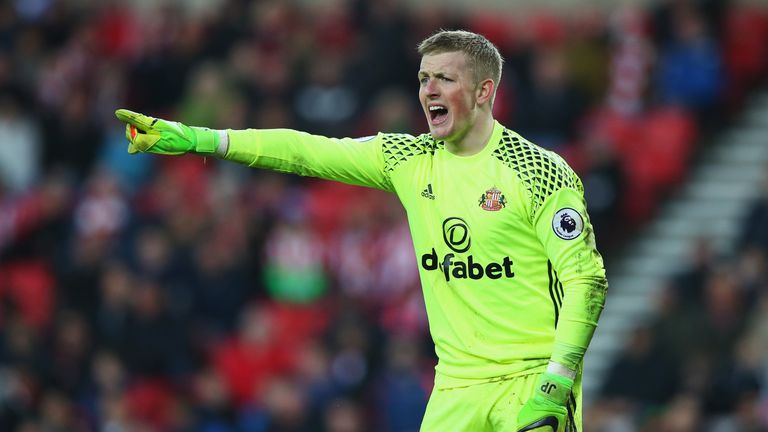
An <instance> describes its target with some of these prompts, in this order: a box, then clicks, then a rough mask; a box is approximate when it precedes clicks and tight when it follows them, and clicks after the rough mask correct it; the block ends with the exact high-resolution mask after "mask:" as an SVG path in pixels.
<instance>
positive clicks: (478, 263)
mask: <svg viewBox="0 0 768 432" xmlns="http://www.w3.org/2000/svg"><path fill="white" fill-rule="evenodd" d="M228 133H229V136H230V144H229V150H228V152H227V155H226V159H229V160H235V161H238V162H240V163H244V164H247V165H249V166H253V167H260V168H268V169H272V170H277V171H282V172H291V173H296V174H300V175H306V176H314V177H320V178H325V179H331V180H337V181H342V182H345V183H350V184H356V185H363V186H369V187H375V188H379V189H383V190H386V191H390V192H394V193H395V194H397V196H398V197H399V198H400V201H401V202H402V204H403V206H404V207H405V210H406V212H407V215H408V222H409V224H410V230H411V235H412V238H413V244H414V248H415V251H416V257H417V259H418V261H419V262H418V264H419V274H420V279H421V284H422V288H423V292H424V300H425V304H426V308H427V315H428V318H429V327H430V332H431V335H432V338H433V340H434V343H435V350H436V352H437V355H438V358H439V362H438V365H437V371H438V372H440V373H441V374H443V375H444V376H446V377H453V378H457V379H488V378H493V377H498V376H504V375H510V374H515V373H520V372H524V371H528V370H532V369H534V368H537V367H539V366H541V365H544V364H546V363H547V361H549V360H550V359H551V360H554V361H557V362H559V363H561V364H563V365H565V366H568V367H570V368H572V369H574V370H575V369H577V368H578V366H579V364H580V362H581V359H582V356H583V354H584V351H585V350H586V347H587V345H588V343H589V340H590V339H591V337H592V333H593V332H594V328H595V326H596V325H597V319H598V317H599V315H600V312H601V311H602V307H603V303H604V298H605V291H606V288H607V283H606V281H605V271H604V268H603V263H602V259H601V257H600V255H599V253H598V252H597V249H596V248H595V240H594V235H593V231H592V227H591V224H590V222H589V218H588V216H587V213H586V207H585V201H584V196H583V188H582V185H581V181H580V180H579V178H578V177H577V176H576V174H575V173H574V172H573V171H572V170H571V169H570V168H569V167H568V165H567V164H566V163H565V162H564V161H563V160H562V159H561V158H560V157H559V156H558V155H556V154H555V153H552V152H550V151H547V150H544V149H542V148H540V147H538V146H536V145H534V144H532V143H530V142H528V141H526V140H525V139H523V138H522V137H521V136H519V135H518V134H516V133H515V132H513V131H511V130H509V129H506V128H504V127H503V126H502V125H500V124H499V123H496V124H495V126H494V130H493V133H492V136H491V138H490V140H489V142H488V144H487V145H486V146H485V147H484V148H483V150H482V151H480V152H479V153H476V154H474V155H471V156H456V155H454V154H452V153H450V152H449V151H447V150H446V148H445V146H444V144H443V143H442V142H440V141H436V140H434V139H433V138H432V137H431V135H429V134H424V135H420V136H417V137H414V136H411V135H406V134H388V133H380V134H378V135H375V136H372V137H367V138H361V139H350V138H345V139H333V138H326V137H321V136H315V135H310V134H307V133H303V132H298V131H293V130H287V129H273V130H245V131H229V132H228Z"/></svg>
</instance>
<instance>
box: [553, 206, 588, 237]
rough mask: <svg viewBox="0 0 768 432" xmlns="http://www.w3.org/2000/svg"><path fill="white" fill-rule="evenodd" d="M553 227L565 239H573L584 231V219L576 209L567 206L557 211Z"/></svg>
mask: <svg viewBox="0 0 768 432" xmlns="http://www.w3.org/2000/svg"><path fill="white" fill-rule="evenodd" d="M552 229H553V230H554V231H555V234H557V236H558V237H560V238H561V239H563V240H573V239H575V238H576V237H578V236H579V235H580V234H581V232H582V231H584V219H583V218H582V217H581V214H579V212H577V211H576V210H574V209H572V208H569V207H566V208H562V209H560V210H558V211H557V213H555V217H553V218H552Z"/></svg>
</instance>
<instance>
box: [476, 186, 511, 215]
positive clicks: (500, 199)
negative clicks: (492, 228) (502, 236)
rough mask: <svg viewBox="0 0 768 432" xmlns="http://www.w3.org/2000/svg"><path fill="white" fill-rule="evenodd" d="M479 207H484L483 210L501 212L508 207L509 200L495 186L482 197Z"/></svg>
mask: <svg viewBox="0 0 768 432" xmlns="http://www.w3.org/2000/svg"><path fill="white" fill-rule="evenodd" d="M478 205H479V206H480V207H482V209H483V210H488V211H499V210H501V209H503V208H504V207H506V206H507V199H506V198H504V194H503V193H501V191H500V190H498V189H497V188H496V187H495V186H494V187H492V188H490V189H488V190H487V191H485V193H484V194H483V195H481V196H480V202H479V203H478Z"/></svg>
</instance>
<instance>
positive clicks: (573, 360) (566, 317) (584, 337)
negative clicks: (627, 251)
mask: <svg viewBox="0 0 768 432" xmlns="http://www.w3.org/2000/svg"><path fill="white" fill-rule="evenodd" d="M572 175H573V178H574V184H573V186H575V187H563V188H562V189H559V190H557V191H556V192H554V193H553V194H552V195H550V196H549V197H548V198H547V199H546V200H545V201H544V202H543V203H542V206H541V207H540V208H539V209H538V212H537V214H536V217H535V219H534V225H535V228H536V232H537V236H538V237H539V239H540V240H541V242H542V244H543V245H544V249H545V251H546V254H547V256H548V257H549V260H550V262H551V264H552V273H551V275H550V277H551V278H553V279H554V280H555V281H556V283H559V284H562V290H563V293H564V295H563V303H562V307H561V308H560V314H559V317H558V320H557V328H556V330H555V341H554V347H553V352H552V357H551V360H552V361H554V362H557V363H560V364H562V365H564V366H566V367H568V368H570V369H573V370H576V369H577V368H578V366H579V364H580V363H581V360H582V358H583V356H584V353H585V352H586V349H587V347H588V346H589V342H590V341H591V339H592V335H593V334H594V331H595V328H596V327H597V321H598V318H599V317H600V313H601V312H602V310H603V306H604V304H605V295H606V292H607V288H608V282H607V280H606V277H605V269H604V266H603V260H602V257H601V256H600V254H599V253H598V251H597V248H596V245H595V237H594V232H593V230H592V225H591V223H590V222H589V217H588V215H587V211H586V204H585V201H584V197H583V193H582V192H581V190H580V189H581V188H580V182H579V181H578V179H577V178H576V177H575V174H572Z"/></svg>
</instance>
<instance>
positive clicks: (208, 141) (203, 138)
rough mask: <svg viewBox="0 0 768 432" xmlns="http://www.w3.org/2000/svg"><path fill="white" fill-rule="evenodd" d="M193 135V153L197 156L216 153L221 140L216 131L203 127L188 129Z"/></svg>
mask: <svg viewBox="0 0 768 432" xmlns="http://www.w3.org/2000/svg"><path fill="white" fill-rule="evenodd" d="M190 129H192V132H193V133H194V135H195V148H194V150H193V151H194V152H195V153H198V154H205V155H207V154H213V153H216V151H217V149H218V147H219V142H220V140H221V138H220V134H219V131H218V130H215V129H208V128H204V127H190Z"/></svg>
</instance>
